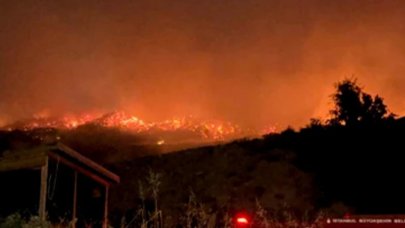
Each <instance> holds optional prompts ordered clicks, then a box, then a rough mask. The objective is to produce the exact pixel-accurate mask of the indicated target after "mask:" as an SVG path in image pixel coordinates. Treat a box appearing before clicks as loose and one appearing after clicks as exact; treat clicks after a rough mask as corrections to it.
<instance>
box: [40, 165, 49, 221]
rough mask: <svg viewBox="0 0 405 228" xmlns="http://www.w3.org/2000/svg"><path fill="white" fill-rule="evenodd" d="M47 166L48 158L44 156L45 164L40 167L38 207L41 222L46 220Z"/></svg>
mask: <svg viewBox="0 0 405 228" xmlns="http://www.w3.org/2000/svg"><path fill="white" fill-rule="evenodd" d="M48 166H49V159H48V157H46V158H45V165H43V166H42V167H41V185H40V186H41V187H40V193H39V208H38V214H39V218H40V220H41V221H42V222H45V221H46V194H47V187H48V186H47V185H48Z"/></svg>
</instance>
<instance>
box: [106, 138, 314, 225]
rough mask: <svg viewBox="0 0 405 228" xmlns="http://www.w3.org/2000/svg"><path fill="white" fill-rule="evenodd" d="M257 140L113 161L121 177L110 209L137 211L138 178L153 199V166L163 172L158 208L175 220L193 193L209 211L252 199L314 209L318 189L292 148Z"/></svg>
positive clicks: (243, 205)
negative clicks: (272, 146)
mask: <svg viewBox="0 0 405 228" xmlns="http://www.w3.org/2000/svg"><path fill="white" fill-rule="evenodd" d="M261 143H262V140H255V141H245V142H234V143H231V144H227V145H219V146H211V147H203V148H199V149H193V150H186V151H181V152H176V153H171V154H165V155H162V156H154V157H144V158H139V159H136V160H133V161H129V162H122V163H119V164H115V165H114V166H113V168H114V169H115V170H116V171H117V173H118V174H119V175H121V179H122V183H121V184H120V185H119V186H117V187H115V188H113V189H112V195H111V208H112V210H113V214H114V213H115V214H116V215H117V216H118V217H120V216H122V213H123V212H124V211H126V212H129V214H127V217H129V218H132V217H134V216H135V214H136V212H137V210H138V209H139V207H140V205H141V202H142V200H141V199H142V196H141V195H142V194H140V192H139V188H140V183H141V185H142V188H143V191H142V192H143V193H144V194H145V196H146V199H147V200H146V201H147V202H149V203H150V204H152V202H153V195H152V192H151V191H149V190H148V188H149V187H151V185H152V186H153V183H152V184H150V183H148V177H149V175H150V172H151V171H152V172H154V173H159V174H161V178H160V183H161V184H160V186H159V197H158V205H159V208H160V209H161V210H162V211H163V213H164V215H165V217H164V218H165V219H169V220H170V218H173V219H174V220H177V221H176V222H178V219H180V218H181V217H182V216H186V212H187V208H186V204H187V202H188V201H189V196H190V195H191V194H195V196H196V200H197V202H199V203H201V204H203V205H204V209H205V211H206V212H207V213H209V214H216V215H217V216H222V215H223V214H222V215H220V214H221V213H224V212H229V213H232V212H234V211H239V210H248V211H250V212H253V211H255V208H256V199H257V200H258V201H260V203H261V204H262V206H263V207H265V208H266V209H268V210H270V211H272V212H273V213H275V214H276V213H280V214H281V213H282V212H283V210H289V211H291V212H293V213H294V214H296V215H297V216H302V215H304V214H306V213H307V214H308V213H309V212H313V211H314V202H315V199H314V197H315V195H316V194H314V186H313V183H312V178H311V176H310V175H308V174H307V173H305V172H303V171H301V170H300V169H298V168H297V167H295V166H294V165H293V161H294V159H295V156H294V154H293V153H290V152H287V151H281V150H279V149H270V150H268V151H267V150H265V149H266V148H264V147H262V146H261V145H260V144H261ZM256 146H257V148H255V147H256ZM191 191H192V192H193V193H191ZM152 208H153V205H151V207H150V209H152ZM168 222H169V223H170V221H166V224H167V223H168Z"/></svg>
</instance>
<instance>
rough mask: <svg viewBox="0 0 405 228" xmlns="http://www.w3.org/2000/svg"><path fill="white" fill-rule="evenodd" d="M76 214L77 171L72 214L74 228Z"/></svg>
mask: <svg viewBox="0 0 405 228" xmlns="http://www.w3.org/2000/svg"><path fill="white" fill-rule="evenodd" d="M76 213H77V171H75V176H74V184H73V212H72V228H76V222H77V218H76Z"/></svg>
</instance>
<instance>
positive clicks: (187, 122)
mask: <svg viewBox="0 0 405 228" xmlns="http://www.w3.org/2000/svg"><path fill="white" fill-rule="evenodd" d="M87 124H93V125H97V126H102V127H107V128H117V129H121V130H125V131H129V132H132V133H136V134H143V135H145V134H146V135H152V136H158V137H159V136H162V135H165V136H166V137H167V136H168V135H170V134H176V135H177V136H179V135H183V138H185V137H193V138H199V139H200V140H203V141H225V140H231V139H236V138H240V137H247V136H258V135H260V133H261V132H255V131H253V130H243V129H242V128H241V127H239V126H238V125H236V124H233V123H230V122H224V121H218V120H201V119H198V118H195V117H193V116H187V117H181V118H172V119H169V120H164V121H160V122H148V121H144V120H142V119H140V118H138V117H136V116H132V115H128V114H126V113H124V112H113V113H108V114H104V115H90V114H85V115H80V116H69V117H68V116H65V117H61V118H49V117H36V118H32V119H28V120H23V121H18V122H15V123H13V124H9V125H6V126H4V127H3V129H7V130H15V129H18V130H24V131H29V130H33V129H38V128H55V129H63V130H69V129H75V128H78V127H80V126H83V125H87ZM272 130H274V129H272ZM164 142H165V141H164V139H160V140H159V141H158V142H157V144H163V143H164Z"/></svg>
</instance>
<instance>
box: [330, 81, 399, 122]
mask: <svg viewBox="0 0 405 228" xmlns="http://www.w3.org/2000/svg"><path fill="white" fill-rule="evenodd" d="M332 98H333V101H334V103H335V108H334V109H333V110H331V114H332V118H331V119H330V120H329V122H330V123H331V124H338V125H346V126H351V125H354V124H357V123H360V122H364V123H376V122H381V121H382V120H384V119H386V118H388V117H389V116H392V114H391V115H388V111H387V106H386V105H385V104H384V101H383V99H382V98H381V97H380V96H378V95H376V96H375V97H374V98H373V97H372V96H371V95H370V94H367V93H365V92H363V91H362V89H361V88H360V86H358V85H357V81H356V80H355V79H345V80H343V81H342V82H339V83H337V85H336V92H335V93H334V94H333V95H332Z"/></svg>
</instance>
